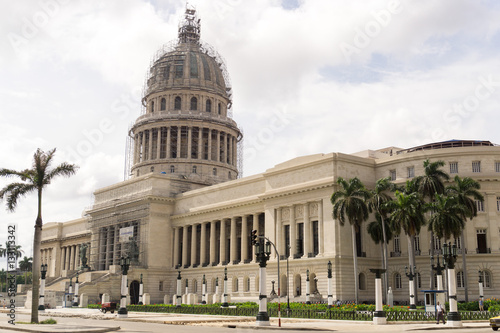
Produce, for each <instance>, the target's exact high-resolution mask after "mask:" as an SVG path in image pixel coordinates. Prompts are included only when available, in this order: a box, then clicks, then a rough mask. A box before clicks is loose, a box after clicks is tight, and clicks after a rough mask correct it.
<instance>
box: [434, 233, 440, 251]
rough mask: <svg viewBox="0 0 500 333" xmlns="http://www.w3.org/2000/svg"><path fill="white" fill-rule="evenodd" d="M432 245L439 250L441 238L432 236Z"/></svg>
mask: <svg viewBox="0 0 500 333" xmlns="http://www.w3.org/2000/svg"><path fill="white" fill-rule="evenodd" d="M432 247H433V248H434V250H441V239H440V238H438V237H437V236H434V239H433V240H432Z"/></svg>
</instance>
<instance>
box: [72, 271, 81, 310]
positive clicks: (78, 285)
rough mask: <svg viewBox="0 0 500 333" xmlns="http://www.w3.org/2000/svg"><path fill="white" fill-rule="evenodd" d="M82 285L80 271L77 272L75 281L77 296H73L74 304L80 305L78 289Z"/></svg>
mask: <svg viewBox="0 0 500 333" xmlns="http://www.w3.org/2000/svg"><path fill="white" fill-rule="evenodd" d="M79 287H80V283H79V282H78V272H77V273H76V281H75V296H74V297H73V306H78V289H79Z"/></svg>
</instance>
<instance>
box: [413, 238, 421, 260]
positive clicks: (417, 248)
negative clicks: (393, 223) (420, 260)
mask: <svg viewBox="0 0 500 333" xmlns="http://www.w3.org/2000/svg"><path fill="white" fill-rule="evenodd" d="M413 247H414V248H415V254H417V255H419V254H420V236H418V235H417V236H415V238H414V243H413Z"/></svg>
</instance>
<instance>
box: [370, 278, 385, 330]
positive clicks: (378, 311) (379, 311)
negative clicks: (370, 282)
mask: <svg viewBox="0 0 500 333" xmlns="http://www.w3.org/2000/svg"><path fill="white" fill-rule="evenodd" d="M385 271H386V270H385V269H380V268H371V269H370V272H372V273H375V312H373V323H374V324H375V325H381V324H386V323H387V319H386V317H385V312H384V308H383V304H382V274H383V273H385Z"/></svg>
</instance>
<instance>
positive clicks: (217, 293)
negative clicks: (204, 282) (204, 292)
mask: <svg viewBox="0 0 500 333" xmlns="http://www.w3.org/2000/svg"><path fill="white" fill-rule="evenodd" d="M215 295H219V277H218V276H217V277H216V278H215ZM216 299H217V298H216V297H215V296H214V298H213V300H214V301H213V303H215V302H216V301H215V300H216ZM218 302H220V299H219V300H218Z"/></svg>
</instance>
